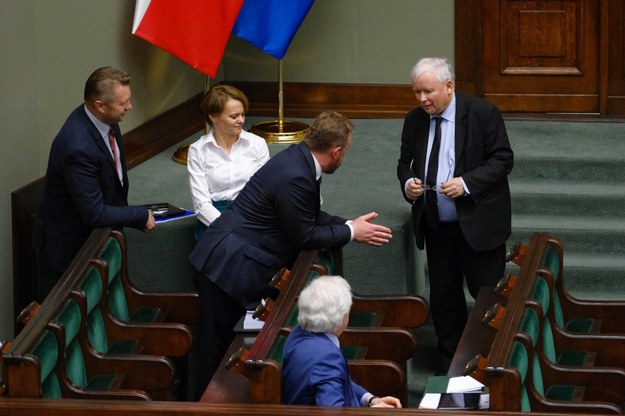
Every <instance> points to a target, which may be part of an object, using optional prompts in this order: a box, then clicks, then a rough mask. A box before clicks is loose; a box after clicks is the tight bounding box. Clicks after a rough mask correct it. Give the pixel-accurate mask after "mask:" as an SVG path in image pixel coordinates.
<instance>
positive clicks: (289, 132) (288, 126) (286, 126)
mask: <svg viewBox="0 0 625 416" xmlns="http://www.w3.org/2000/svg"><path fill="white" fill-rule="evenodd" d="M283 84H284V66H283V60H282V59H278V119H277V120H269V121H259V122H258V123H255V124H254V125H252V128H251V129H250V131H251V132H252V133H254V134H257V135H259V136H260V137H262V138H264V139H265V141H266V142H267V143H298V142H301V141H302V140H303V139H304V137H306V133H308V129H309V126H308V124H306V123H304V122H301V121H294V120H284V85H283Z"/></svg>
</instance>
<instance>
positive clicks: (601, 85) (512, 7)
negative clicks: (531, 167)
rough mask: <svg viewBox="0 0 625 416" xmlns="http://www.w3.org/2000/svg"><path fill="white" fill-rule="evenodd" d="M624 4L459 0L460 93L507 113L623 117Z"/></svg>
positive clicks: (616, 0)
mask: <svg viewBox="0 0 625 416" xmlns="http://www.w3.org/2000/svg"><path fill="white" fill-rule="evenodd" d="M624 13H625V6H623V1H622V0H543V1H530V0H456V56H455V58H456V62H455V64H456V76H457V83H458V88H459V89H460V90H466V91H467V92H468V93H471V94H475V95H478V96H482V97H484V98H485V99H487V100H488V101H491V102H493V103H494V104H496V105H497V106H498V107H499V108H500V109H501V110H502V111H505V112H543V113H584V114H589V113H590V114H601V115H621V116H622V115H625V100H624V96H625V65H624V64H623V62H624V56H625V41H624V40H623V22H624V17H625V14H624Z"/></svg>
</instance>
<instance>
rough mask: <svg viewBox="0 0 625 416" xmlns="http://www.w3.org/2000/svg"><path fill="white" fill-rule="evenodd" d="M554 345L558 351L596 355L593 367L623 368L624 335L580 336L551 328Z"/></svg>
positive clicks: (624, 359)
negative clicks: (583, 352) (579, 351)
mask: <svg viewBox="0 0 625 416" xmlns="http://www.w3.org/2000/svg"><path fill="white" fill-rule="evenodd" d="M552 329H553V337H554V345H555V346H556V349H557V350H558V351H564V350H582V351H589V352H595V353H596V360H595V365H596V366H601V367H618V368H623V363H625V335H620V336H615V335H601V334H592V335H581V334H572V333H570V332H567V331H564V330H562V329H560V328H556V327H552Z"/></svg>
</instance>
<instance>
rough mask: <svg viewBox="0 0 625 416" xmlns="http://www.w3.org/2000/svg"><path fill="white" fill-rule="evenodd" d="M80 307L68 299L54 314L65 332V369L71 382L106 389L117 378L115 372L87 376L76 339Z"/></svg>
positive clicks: (111, 385) (85, 387) (90, 388)
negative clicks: (57, 312) (56, 313)
mask: <svg viewBox="0 0 625 416" xmlns="http://www.w3.org/2000/svg"><path fill="white" fill-rule="evenodd" d="M81 319H82V317H81V314H80V307H79V305H78V303H76V301H75V300H73V299H68V300H67V301H66V302H65V305H64V306H63V308H62V309H61V311H60V312H59V314H58V315H57V316H56V321H57V322H59V323H60V324H61V325H62V327H63V332H64V334H65V371H66V373H67V376H68V378H69V379H70V380H71V382H72V384H74V385H75V386H78V387H80V388H83V389H85V390H108V389H110V388H112V387H114V384H115V383H116V381H117V380H118V375H117V374H101V375H97V376H95V377H88V376H87V369H86V367H85V360H84V356H83V352H82V349H81V346H80V342H79V340H78V332H79V330H80V324H81Z"/></svg>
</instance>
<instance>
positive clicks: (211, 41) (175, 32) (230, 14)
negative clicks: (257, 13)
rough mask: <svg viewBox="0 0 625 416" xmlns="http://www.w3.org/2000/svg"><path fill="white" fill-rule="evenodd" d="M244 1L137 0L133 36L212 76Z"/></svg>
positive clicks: (215, 71)
mask: <svg viewBox="0 0 625 416" xmlns="http://www.w3.org/2000/svg"><path fill="white" fill-rule="evenodd" d="M242 5H243V0H137V2H136V5H135V16H134V23H133V28H132V33H134V34H135V35H137V36H139V37H141V38H143V39H145V40H147V41H148V42H150V43H153V44H154V45H156V46H158V47H160V48H162V49H164V50H166V51H167V52H169V53H171V54H172V55H175V56H177V57H178V58H180V59H182V60H183V61H185V62H186V63H188V64H189V65H191V66H192V67H193V68H196V69H197V70H199V71H202V72H203V73H205V74H207V75H209V76H210V77H215V74H216V73H217V69H218V68H219V63H220V62H221V58H222V56H223V54H224V50H225V49H226V44H227V43H228V38H229V37H230V32H232V26H233V25H234V22H235V21H236V20H237V16H238V15H239V10H240V9H241V6H242Z"/></svg>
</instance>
